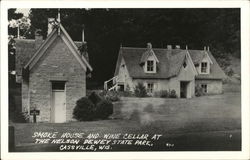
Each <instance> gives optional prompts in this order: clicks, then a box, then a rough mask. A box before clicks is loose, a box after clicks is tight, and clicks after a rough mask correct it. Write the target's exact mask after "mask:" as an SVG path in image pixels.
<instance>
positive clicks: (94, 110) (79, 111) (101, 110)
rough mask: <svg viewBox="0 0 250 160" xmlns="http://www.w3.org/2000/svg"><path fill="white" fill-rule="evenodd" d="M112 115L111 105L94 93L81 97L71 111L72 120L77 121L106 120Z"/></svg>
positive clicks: (108, 101)
mask: <svg viewBox="0 0 250 160" xmlns="http://www.w3.org/2000/svg"><path fill="white" fill-rule="evenodd" d="M111 114H113V104H112V102H111V101H110V100H107V99H104V98H102V97H101V96H99V95H98V94H96V93H95V92H93V93H91V94H90V95H89V96H88V97H83V98H81V99H79V100H77V102H76V106H75V108H74V110H73V118H75V119H77V120H78V121H92V120H95V119H107V118H108V117H109V116H110V115H111Z"/></svg>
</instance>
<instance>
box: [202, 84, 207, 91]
mask: <svg viewBox="0 0 250 160" xmlns="http://www.w3.org/2000/svg"><path fill="white" fill-rule="evenodd" d="M201 88H202V90H203V92H204V93H207V84H202V85H201Z"/></svg>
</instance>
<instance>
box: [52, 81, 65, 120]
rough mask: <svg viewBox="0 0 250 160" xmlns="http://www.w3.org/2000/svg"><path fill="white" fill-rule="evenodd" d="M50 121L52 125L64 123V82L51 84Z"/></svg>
mask: <svg viewBox="0 0 250 160" xmlns="http://www.w3.org/2000/svg"><path fill="white" fill-rule="evenodd" d="M51 121H52V122H54V123H64V122H66V96H65V82H64V81H53V82H52V109H51Z"/></svg>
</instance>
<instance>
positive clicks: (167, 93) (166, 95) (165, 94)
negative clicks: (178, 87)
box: [154, 90, 169, 98]
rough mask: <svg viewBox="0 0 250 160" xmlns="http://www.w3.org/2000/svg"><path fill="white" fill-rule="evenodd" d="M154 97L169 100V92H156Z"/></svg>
mask: <svg viewBox="0 0 250 160" xmlns="http://www.w3.org/2000/svg"><path fill="white" fill-rule="evenodd" d="M154 96H155V97H161V98H169V92H168V91H167V90H161V91H159V92H155V93H154Z"/></svg>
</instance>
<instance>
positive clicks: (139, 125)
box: [12, 92, 241, 152]
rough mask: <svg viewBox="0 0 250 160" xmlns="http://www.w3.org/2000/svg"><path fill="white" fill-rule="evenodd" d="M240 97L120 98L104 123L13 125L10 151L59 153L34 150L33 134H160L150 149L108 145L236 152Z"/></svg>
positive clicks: (52, 147)
mask: <svg viewBox="0 0 250 160" xmlns="http://www.w3.org/2000/svg"><path fill="white" fill-rule="evenodd" d="M240 97H241V96H240V93H239V92H235V93H225V94H222V95H213V96H203V97H196V98H192V99H164V98H122V99H121V101H119V102H116V103H114V114H113V115H112V116H111V118H110V119H109V120H102V121H93V122H70V123H64V124H50V123H38V124H32V123H28V124H27V123H13V124H12V125H13V126H14V127H15V143H16V146H17V147H16V151H17V152H18V151H30V152H32V151H36V152H38V151H47V152H48V151H59V150H58V145H51V144H49V145H48V144H45V145H44V144H42V145H40V144H36V145H34V139H32V137H31V136H32V135H33V133H34V132H39V131H41V132H53V131H56V132H59V133H62V132H71V133H72V132H84V133H86V134H89V133H99V134H100V135H103V134H105V133H121V134H125V133H134V134H139V133H144V134H150V135H152V134H162V137H161V138H160V140H159V141H155V142H154V145H153V146H150V147H149V146H135V145H113V146H112V150H113V151H133V150H134V151H135V150H136V151H146V150H147V151H192V150H196V151H199V150H200V151H203V150H207V151H217V150H218V151H219V150H221V151H223V150H224V151H230V150H241V107H240V106H241V100H240ZM167 143H169V144H174V146H173V147H169V146H167V145H166V144H167Z"/></svg>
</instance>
